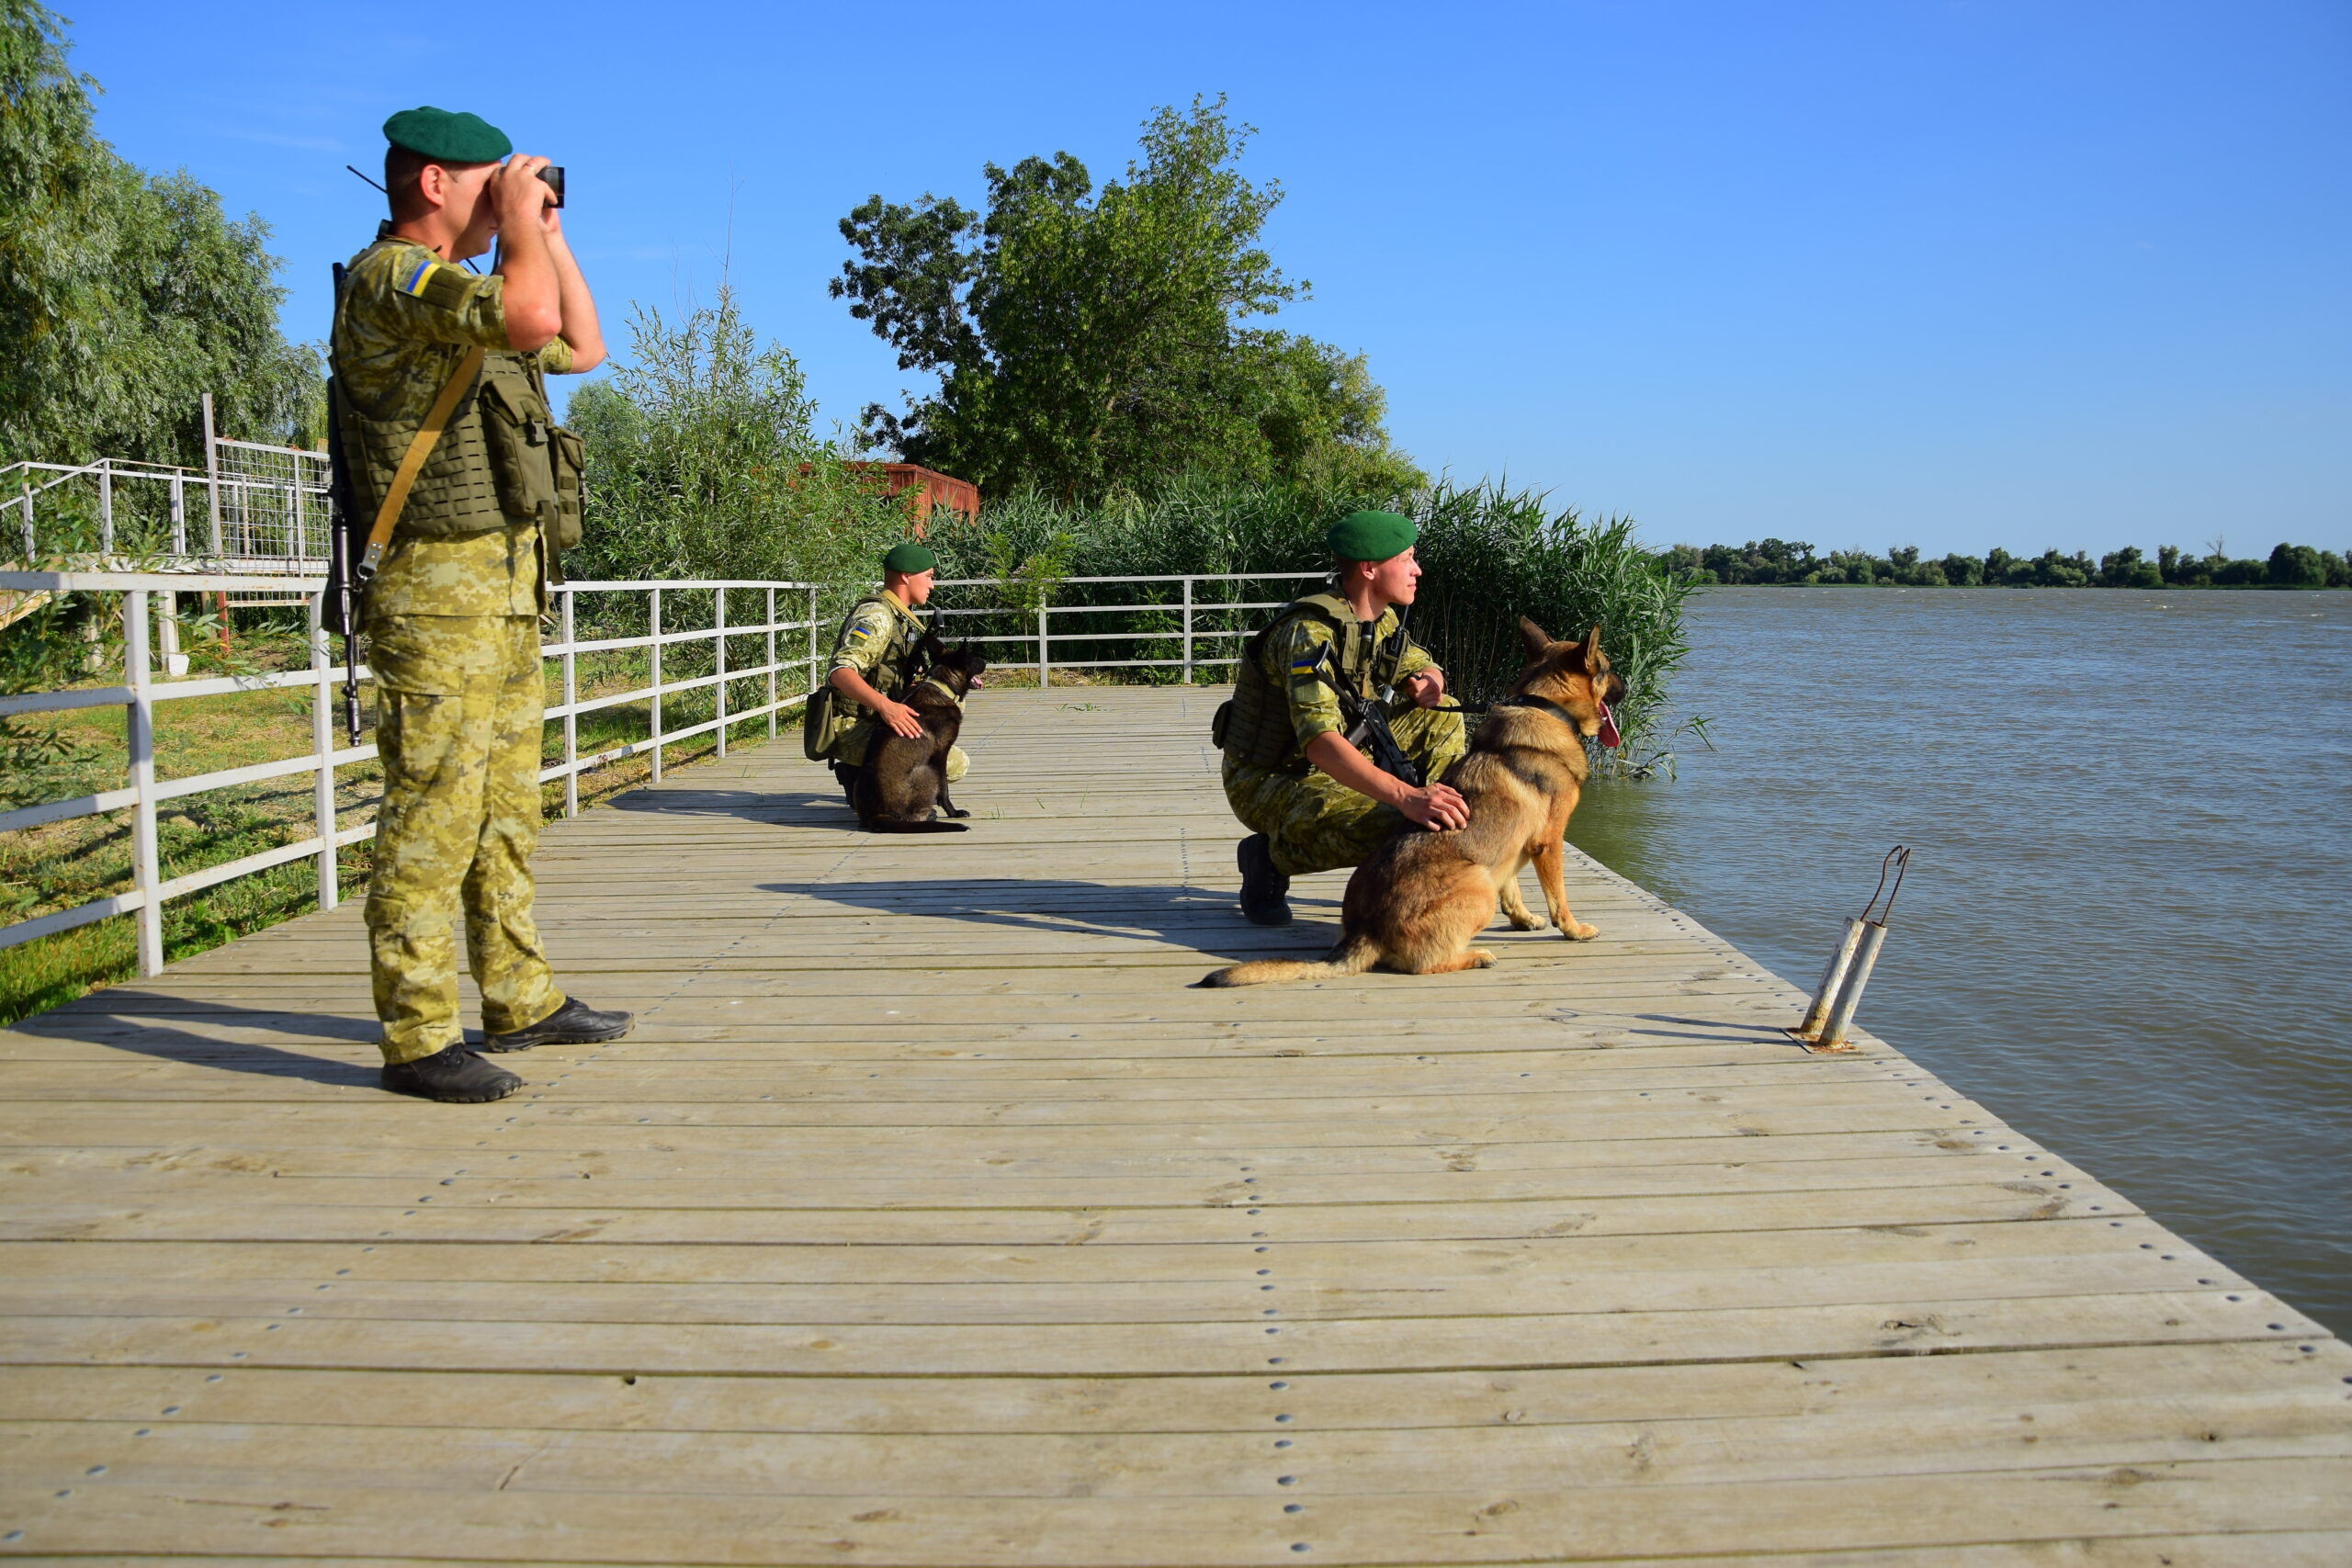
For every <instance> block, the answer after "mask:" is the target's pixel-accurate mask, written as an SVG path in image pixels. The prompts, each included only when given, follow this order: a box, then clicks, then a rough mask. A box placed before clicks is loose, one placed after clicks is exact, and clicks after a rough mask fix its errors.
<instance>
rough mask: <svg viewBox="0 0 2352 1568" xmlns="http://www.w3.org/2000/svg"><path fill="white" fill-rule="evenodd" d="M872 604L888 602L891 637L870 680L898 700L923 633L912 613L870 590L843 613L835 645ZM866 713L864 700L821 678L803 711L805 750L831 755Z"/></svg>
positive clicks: (817, 756) (811, 755) (812, 755)
mask: <svg viewBox="0 0 2352 1568" xmlns="http://www.w3.org/2000/svg"><path fill="white" fill-rule="evenodd" d="M868 604H887V605H888V606H889V608H890V640H889V642H888V644H887V645H885V647H884V648H883V649H882V653H881V656H880V657H879V658H878V659H876V660H875V663H874V674H875V676H876V677H877V678H876V679H872V680H870V681H869V682H868V684H870V685H872V686H873V688H874V689H875V690H876V691H877V692H879V693H881V694H883V695H884V696H886V697H888V698H889V699H890V700H891V701H892V702H896V701H898V700H899V694H900V693H902V692H904V691H905V690H906V687H907V683H908V677H909V675H910V673H912V671H911V670H910V666H911V665H912V664H913V662H914V648H915V639H916V638H917V637H919V636H921V635H922V634H921V631H920V630H919V629H918V628H916V627H915V626H912V625H910V620H909V617H908V616H907V615H905V613H904V612H902V611H900V610H899V607H898V605H897V604H896V603H895V602H893V601H892V600H890V599H888V597H886V596H884V595H883V594H881V593H878V592H876V593H869V594H867V595H866V596H865V598H863V599H860V600H859V601H858V602H857V603H856V604H853V605H851V606H850V610H849V615H843V616H842V629H841V630H840V631H839V632H838V633H836V634H835V635H834V637H833V646H834V647H835V648H839V647H840V646H841V645H842V641H843V640H845V639H846V638H847V637H848V636H849V623H850V619H851V617H852V616H854V615H856V614H857V613H858V612H859V611H860V610H863V609H865V607H866V606H867V605H868ZM866 716H867V710H866V708H865V705H864V704H863V703H858V702H853V701H852V700H850V698H848V697H847V696H845V695H843V694H841V693H839V692H836V691H835V690H833V686H832V682H831V680H830V679H828V680H821V681H819V682H817V689H816V690H815V691H813V692H811V693H809V701H808V703H807V705H805V706H804V707H803V709H802V711H801V715H800V750H801V754H802V755H803V756H805V757H807V758H808V759H809V761H812V762H820V761H824V760H825V759H826V758H828V757H831V755H832V754H833V752H834V751H835V750H838V749H839V748H840V746H841V743H842V737H843V736H845V735H847V734H848V733H849V732H850V731H851V730H853V729H854V728H857V726H858V723H859V721H860V720H861V719H864V718H865V717H866Z"/></svg>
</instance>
